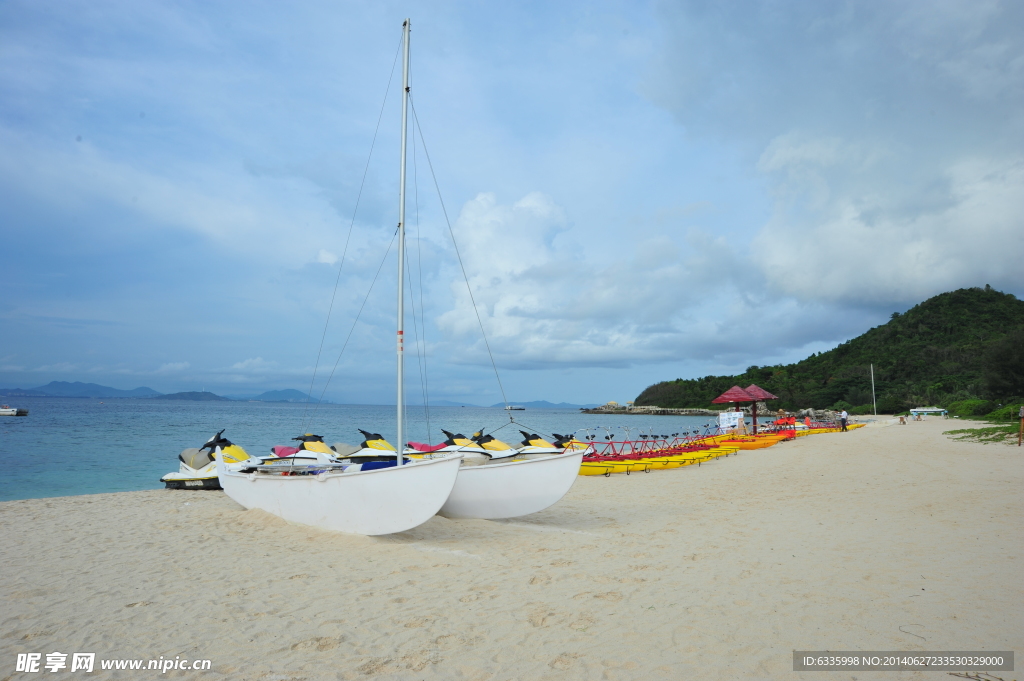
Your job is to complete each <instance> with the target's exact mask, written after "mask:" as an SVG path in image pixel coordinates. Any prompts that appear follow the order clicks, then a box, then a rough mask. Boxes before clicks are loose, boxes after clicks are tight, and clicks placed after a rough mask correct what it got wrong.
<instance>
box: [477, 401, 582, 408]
mask: <svg viewBox="0 0 1024 681" xmlns="http://www.w3.org/2000/svg"><path fill="white" fill-rule="evenodd" d="M509 404H510V405H511V406H513V407H526V408H527V409H593V408H594V407H597V406H600V405H597V404H569V403H568V402H559V403H558V404H554V403H552V402H548V401H547V400H536V401H534V402H509ZM491 406H492V407H504V406H505V403H504V402H499V403H498V404H492V405H491Z"/></svg>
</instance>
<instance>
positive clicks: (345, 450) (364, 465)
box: [253, 429, 398, 471]
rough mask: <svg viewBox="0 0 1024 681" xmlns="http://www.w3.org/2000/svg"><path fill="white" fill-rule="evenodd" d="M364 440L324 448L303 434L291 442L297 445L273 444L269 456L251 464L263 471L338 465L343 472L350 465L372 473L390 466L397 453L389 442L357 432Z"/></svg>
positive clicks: (318, 440) (310, 435)
mask: <svg viewBox="0 0 1024 681" xmlns="http://www.w3.org/2000/svg"><path fill="white" fill-rule="evenodd" d="M359 432H360V433H362V435H363V437H364V438H365V439H364V440H363V441H362V442H361V443H360V445H359V446H358V447H356V446H353V445H350V444H347V443H345V442H335V443H334V444H333V445H328V444H327V443H326V442H324V438H323V436H321V435H314V434H313V433H305V434H304V435H300V436H298V437H293V438H292V440H295V441H297V442H298V443H299V444H298V445H297V446H294V447H291V446H286V445H276V446H274V447H271V448H270V451H271V453H272V454H273V456H269V457H260V458H259V461H254V462H253V463H254V464H256V465H259V466H262V467H264V468H266V466H275V467H276V466H282V467H285V466H286V467H295V466H309V465H317V464H325V465H330V466H341V467H342V468H343V469H344V470H350V466H356V467H357V468H355V470H357V471H358V470H364V471H366V470H375V469H377V468H387V467H389V466H394V465H395V461H396V457H397V455H398V453H397V452H396V451H395V448H394V447H393V446H392V445H391V443H390V442H388V441H387V440H385V439H384V436H383V435H381V434H380V433H370V432H368V431H365V430H362V429H360V430H359Z"/></svg>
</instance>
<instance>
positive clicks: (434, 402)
mask: <svg viewBox="0 0 1024 681" xmlns="http://www.w3.org/2000/svg"><path fill="white" fill-rule="evenodd" d="M420 406H423V405H420ZM430 406H431V407H479V406H480V405H479V404H470V403H469V402H452V401H451V400H430Z"/></svg>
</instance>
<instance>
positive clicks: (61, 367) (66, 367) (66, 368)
mask: <svg viewBox="0 0 1024 681" xmlns="http://www.w3.org/2000/svg"><path fill="white" fill-rule="evenodd" d="M79 369H80V367H79V366H78V365H77V364H72V363H71V362H57V363H56V364H45V365H43V366H38V367H36V368H35V369H32V371H35V372H43V373H45V372H52V373H56V374H67V373H71V372H74V371H78V370H79Z"/></svg>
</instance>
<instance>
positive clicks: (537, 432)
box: [512, 417, 555, 439]
mask: <svg viewBox="0 0 1024 681" xmlns="http://www.w3.org/2000/svg"><path fill="white" fill-rule="evenodd" d="M512 423H514V424H516V425H517V426H522V427H523V428H526V429H527V430H529V431H530V433H531V434H533V435H543V436H544V437H545V439H547V438H549V437H551V438H553V437H554V436H555V434H554V433H548V432H547V431H546V430H540V429H538V428H531V427H530V426H528V425H526V424H525V423H523V422H522V421H516V420H515V417H512Z"/></svg>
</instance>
